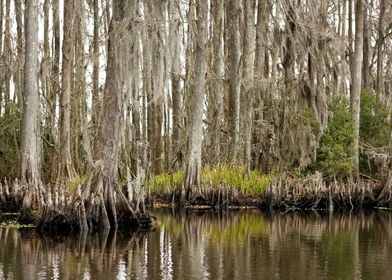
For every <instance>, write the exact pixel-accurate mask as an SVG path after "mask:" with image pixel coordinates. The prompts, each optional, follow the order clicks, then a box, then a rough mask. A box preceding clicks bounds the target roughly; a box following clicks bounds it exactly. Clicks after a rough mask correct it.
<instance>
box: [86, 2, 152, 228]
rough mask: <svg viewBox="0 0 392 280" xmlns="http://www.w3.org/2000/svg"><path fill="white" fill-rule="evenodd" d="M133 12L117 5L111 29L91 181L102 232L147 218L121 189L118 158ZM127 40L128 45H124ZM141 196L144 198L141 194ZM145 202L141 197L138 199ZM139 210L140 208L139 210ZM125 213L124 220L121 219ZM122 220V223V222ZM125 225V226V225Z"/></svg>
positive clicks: (89, 211) (135, 223)
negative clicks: (125, 69)
mask: <svg viewBox="0 0 392 280" xmlns="http://www.w3.org/2000/svg"><path fill="white" fill-rule="evenodd" d="M127 9H129V6H128V5H127V2H126V1H122V0H114V1H113V17H112V22H111V24H110V27H109V44H108V57H107V69H106V83H105V90H104V95H103V104H105V106H104V107H103V112H102V121H101V124H100V127H99V137H98V139H97V143H96V149H95V150H96V160H95V166H94V169H93V172H92V176H91V178H90V180H89V182H90V183H91V188H92V189H91V193H89V194H88V196H89V197H90V199H91V200H93V201H96V203H97V204H98V205H99V209H100V211H99V214H98V217H97V223H98V226H99V227H102V228H116V227H117V226H118V224H119V223H120V222H121V221H124V220H125V222H127V223H128V225H129V223H130V224H132V225H136V226H139V225H140V223H141V221H140V219H139V218H140V217H141V216H143V215H144V214H145V213H143V211H144V210H143V209H144V207H143V206H142V205H141V204H139V203H138V204H137V205H136V206H135V207H132V206H131V203H132V201H128V199H127V198H126V196H125V195H124V194H123V192H122V190H121V188H120V187H119V186H118V185H117V183H118V182H117V180H118V158H119V154H120V147H121V130H120V124H121V123H122V119H121V118H122V113H123V104H122V102H123V100H124V98H125V97H124V90H123V85H124V82H125V80H122V79H123V77H124V76H122V74H121V73H122V71H123V69H122V65H123V61H122V60H126V59H127V54H128V52H126V50H127V47H128V45H127V44H125V43H124V41H125V42H126V39H124V38H126V37H127V36H128V35H129V34H127V33H128V32H129V30H128V29H127V28H124V27H126V26H128V21H127V20H126V16H127V15H126V14H125V13H126V10H127ZM123 40H124V41H123ZM89 190H90V186H89V184H87V185H86V187H85V192H86V191H89ZM137 195H138V196H141V195H142V194H140V193H138V194H137ZM137 199H138V200H141V198H140V197H138V198H137ZM138 207H139V208H138ZM93 209H94V205H90V206H89V209H87V212H88V213H91V211H93ZM117 211H121V216H120V215H117ZM90 218H91V217H90ZM120 220H121V221H120ZM121 223H122V222H121Z"/></svg>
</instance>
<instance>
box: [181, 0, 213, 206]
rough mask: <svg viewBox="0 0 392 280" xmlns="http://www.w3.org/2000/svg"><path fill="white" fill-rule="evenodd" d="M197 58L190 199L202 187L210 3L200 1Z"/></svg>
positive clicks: (188, 182)
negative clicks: (195, 190) (194, 188)
mask: <svg viewBox="0 0 392 280" xmlns="http://www.w3.org/2000/svg"><path fill="white" fill-rule="evenodd" d="M196 13H197V18H198V20H197V22H196V30H197V37H196V57H195V80H194V84H193V87H194V93H193V95H192V107H191V116H190V117H191V121H190V126H189V129H190V132H189V139H188V157H187V165H186V170H185V178H184V188H185V192H186V193H187V196H188V197H187V198H188V199H189V195H190V191H191V188H192V187H199V186H200V171H201V147H202V141H203V140H202V139H203V138H202V134H203V126H202V125H203V101H204V97H205V83H206V78H205V74H206V44H207V32H208V2H207V1H204V0H198V1H197V4H196Z"/></svg>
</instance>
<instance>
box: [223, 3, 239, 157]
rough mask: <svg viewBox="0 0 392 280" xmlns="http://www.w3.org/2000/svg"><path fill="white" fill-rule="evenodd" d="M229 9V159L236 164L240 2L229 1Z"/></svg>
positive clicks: (227, 7)
mask: <svg viewBox="0 0 392 280" xmlns="http://www.w3.org/2000/svg"><path fill="white" fill-rule="evenodd" d="M226 9H227V16H228V18H227V21H228V23H227V32H228V43H229V45H228V46H227V47H228V67H227V70H228V71H229V72H228V77H227V78H228V79H229V111H228V122H229V125H228V126H229V132H228V134H229V138H230V140H229V151H228V159H229V161H231V162H234V161H235V159H236V157H237V152H238V144H239V132H240V131H239V130H240V93H241V72H240V55H241V54H240V50H241V43H240V13H241V7H240V2H239V1H238V0H229V1H228V3H227V6H226Z"/></svg>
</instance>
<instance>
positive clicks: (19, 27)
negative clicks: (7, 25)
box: [0, 0, 24, 111]
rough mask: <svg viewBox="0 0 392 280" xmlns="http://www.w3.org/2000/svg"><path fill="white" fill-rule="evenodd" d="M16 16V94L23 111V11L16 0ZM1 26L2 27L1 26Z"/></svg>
mask: <svg viewBox="0 0 392 280" xmlns="http://www.w3.org/2000/svg"><path fill="white" fill-rule="evenodd" d="M15 10H16V11H15V15H16V33H17V41H16V44H17V50H18V60H17V66H18V67H17V70H16V76H15V94H16V96H17V97H18V103H19V107H20V109H21V111H22V110H23V97H22V95H23V61H24V47H23V38H24V34H23V9H22V3H21V0H15ZM0 26H1V25H0Z"/></svg>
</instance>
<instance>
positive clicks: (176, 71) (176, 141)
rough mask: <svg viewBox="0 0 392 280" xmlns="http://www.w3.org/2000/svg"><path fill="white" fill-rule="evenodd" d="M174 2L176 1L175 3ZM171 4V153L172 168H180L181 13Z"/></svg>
mask: <svg viewBox="0 0 392 280" xmlns="http://www.w3.org/2000/svg"><path fill="white" fill-rule="evenodd" d="M173 2H174V3H173ZM169 5H170V16H171V18H170V22H171V24H170V44H171V59H172V65H171V83H172V110H173V111H172V120H171V122H172V126H173V132H172V139H171V153H172V162H171V166H170V169H174V170H178V169H180V168H181V167H182V153H183V149H182V145H181V127H182V121H181V120H182V118H181V108H182V96H181V79H180V77H181V68H180V51H181V49H180V47H181V40H180V36H179V34H180V15H179V14H178V13H179V11H178V6H177V5H178V3H177V1H172V2H171V3H169Z"/></svg>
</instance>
